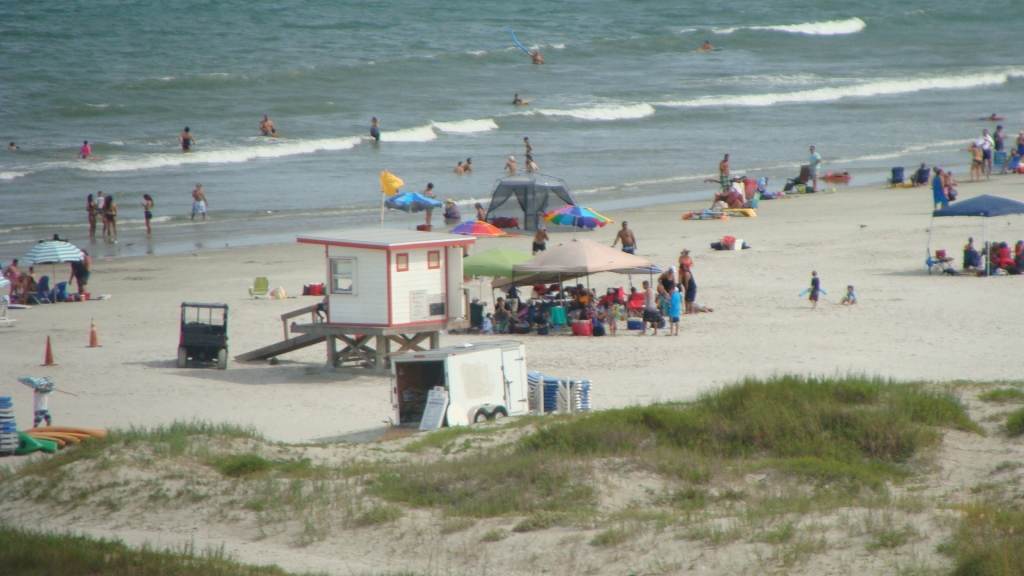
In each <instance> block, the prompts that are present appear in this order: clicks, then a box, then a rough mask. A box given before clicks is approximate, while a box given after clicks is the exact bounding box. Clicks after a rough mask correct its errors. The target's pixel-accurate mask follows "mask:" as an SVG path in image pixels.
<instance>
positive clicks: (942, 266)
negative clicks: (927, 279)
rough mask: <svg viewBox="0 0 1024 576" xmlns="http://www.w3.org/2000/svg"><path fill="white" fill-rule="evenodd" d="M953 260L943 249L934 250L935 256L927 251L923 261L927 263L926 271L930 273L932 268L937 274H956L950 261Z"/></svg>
mask: <svg viewBox="0 0 1024 576" xmlns="http://www.w3.org/2000/svg"><path fill="white" fill-rule="evenodd" d="M952 261H953V257H952V256H948V255H947V254H946V251H945V250H936V251H935V257H934V258H933V257H932V253H931V252H930V251H929V252H928V259H927V260H925V261H924V263H925V264H927V265H928V273H929V274H931V273H932V271H933V270H934V271H935V272H938V273H939V274H956V270H955V269H953V265H952V264H950V262H952Z"/></svg>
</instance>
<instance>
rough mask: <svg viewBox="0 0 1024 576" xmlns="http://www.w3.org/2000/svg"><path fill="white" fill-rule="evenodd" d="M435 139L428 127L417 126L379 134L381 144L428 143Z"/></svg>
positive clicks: (432, 131) (431, 129) (430, 128)
mask: <svg viewBox="0 0 1024 576" xmlns="http://www.w3.org/2000/svg"><path fill="white" fill-rule="evenodd" d="M435 139H437V134H435V133H434V129H433V128H432V127H430V126H417V127H415V128H406V129H404V130H395V131H394V132H381V133H380V141H381V142H430V141H431V140H435Z"/></svg>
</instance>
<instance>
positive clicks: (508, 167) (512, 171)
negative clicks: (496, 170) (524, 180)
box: [505, 156, 519, 176]
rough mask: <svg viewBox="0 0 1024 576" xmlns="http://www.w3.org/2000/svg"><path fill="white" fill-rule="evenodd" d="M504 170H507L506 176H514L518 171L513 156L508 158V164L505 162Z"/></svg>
mask: <svg viewBox="0 0 1024 576" xmlns="http://www.w3.org/2000/svg"><path fill="white" fill-rule="evenodd" d="M505 169H506V170H508V175H509V176H515V175H516V172H517V171H518V170H519V166H517V165H516V157H515V156H509V157H508V162H505Z"/></svg>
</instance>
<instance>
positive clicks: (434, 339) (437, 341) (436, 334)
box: [430, 330, 441, 350]
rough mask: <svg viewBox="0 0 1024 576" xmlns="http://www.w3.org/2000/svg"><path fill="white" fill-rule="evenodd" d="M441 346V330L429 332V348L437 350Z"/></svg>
mask: <svg viewBox="0 0 1024 576" xmlns="http://www.w3.org/2000/svg"><path fill="white" fill-rule="evenodd" d="M440 347H441V332H440V331H438V330H435V331H433V332H431V333H430V349H431V350H437V349H438V348H440Z"/></svg>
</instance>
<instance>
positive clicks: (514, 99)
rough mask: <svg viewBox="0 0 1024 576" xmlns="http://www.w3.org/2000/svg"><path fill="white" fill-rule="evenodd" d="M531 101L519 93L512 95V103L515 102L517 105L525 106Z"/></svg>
mask: <svg viewBox="0 0 1024 576" xmlns="http://www.w3.org/2000/svg"><path fill="white" fill-rule="evenodd" d="M529 103H530V101H529V100H523V99H522V98H520V97H519V94H516V95H515V96H513V97H512V104H515V105H516V106H524V105H526V104H529Z"/></svg>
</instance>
